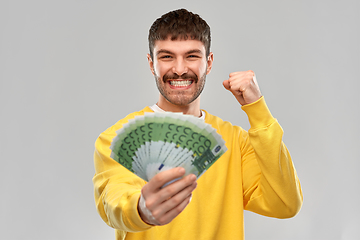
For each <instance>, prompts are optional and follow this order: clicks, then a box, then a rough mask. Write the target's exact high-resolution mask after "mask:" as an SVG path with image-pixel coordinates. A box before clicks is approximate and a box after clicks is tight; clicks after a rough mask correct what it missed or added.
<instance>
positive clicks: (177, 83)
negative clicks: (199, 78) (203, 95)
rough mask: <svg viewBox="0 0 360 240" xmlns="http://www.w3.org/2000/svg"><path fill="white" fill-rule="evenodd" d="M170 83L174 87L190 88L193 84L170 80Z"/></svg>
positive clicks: (187, 81)
mask: <svg viewBox="0 0 360 240" xmlns="http://www.w3.org/2000/svg"><path fill="white" fill-rule="evenodd" d="M169 83H170V85H171V86H173V87H188V86H190V85H191V84H192V83H193V80H170V81H169Z"/></svg>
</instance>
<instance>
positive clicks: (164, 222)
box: [157, 217, 168, 225]
mask: <svg viewBox="0 0 360 240" xmlns="http://www.w3.org/2000/svg"><path fill="white" fill-rule="evenodd" d="M157 221H158V223H159V224H160V225H165V224H167V223H168V220H167V218H166V217H161V218H159V219H158V220H157Z"/></svg>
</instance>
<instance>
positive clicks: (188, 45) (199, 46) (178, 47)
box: [154, 38, 205, 55]
mask: <svg viewBox="0 0 360 240" xmlns="http://www.w3.org/2000/svg"><path fill="white" fill-rule="evenodd" d="M164 50H165V51H168V52H171V53H174V54H184V53H187V52H189V51H194V50H195V51H200V52H201V53H203V54H204V55H205V45H204V44H203V43H202V42H201V41H199V40H193V39H187V40H184V39H176V40H171V39H170V38H168V39H166V40H156V41H155V45H154V54H155V55H156V54H158V53H159V52H161V51H164Z"/></svg>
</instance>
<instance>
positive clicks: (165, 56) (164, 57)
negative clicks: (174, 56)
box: [160, 55, 171, 59]
mask: <svg viewBox="0 0 360 240" xmlns="http://www.w3.org/2000/svg"><path fill="white" fill-rule="evenodd" d="M169 58H171V56H170V55H163V56H160V59H169Z"/></svg>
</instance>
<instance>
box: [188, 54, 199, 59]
mask: <svg viewBox="0 0 360 240" xmlns="http://www.w3.org/2000/svg"><path fill="white" fill-rule="evenodd" d="M187 58H189V59H197V58H200V56H198V55H194V54H192V55H188V56H187Z"/></svg>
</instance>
